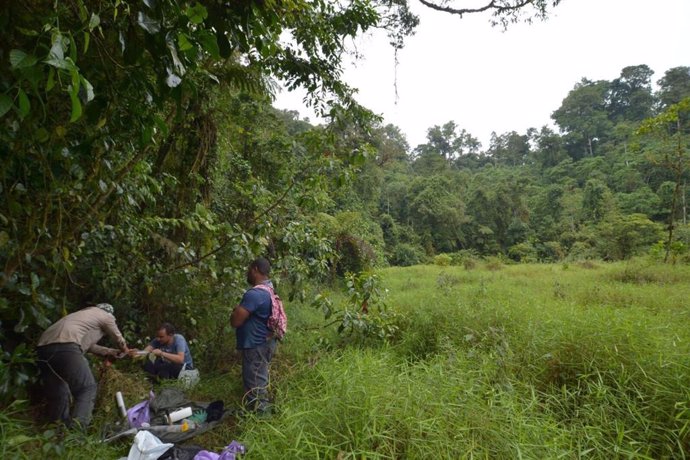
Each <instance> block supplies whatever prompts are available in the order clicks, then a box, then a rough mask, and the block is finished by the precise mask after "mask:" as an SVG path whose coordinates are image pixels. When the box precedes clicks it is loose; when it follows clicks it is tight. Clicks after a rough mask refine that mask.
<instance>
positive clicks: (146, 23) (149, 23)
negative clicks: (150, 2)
mask: <svg viewBox="0 0 690 460" xmlns="http://www.w3.org/2000/svg"><path fill="white" fill-rule="evenodd" d="M137 24H139V27H141V28H142V29H144V30H145V31H146V32H148V33H150V34H151V35H153V34H157V33H158V32H160V31H161V23H160V22H159V21H157V20H155V19H151V18H150V17H148V16H147V15H146V14H145V13H144V12H142V11H139V14H137Z"/></svg>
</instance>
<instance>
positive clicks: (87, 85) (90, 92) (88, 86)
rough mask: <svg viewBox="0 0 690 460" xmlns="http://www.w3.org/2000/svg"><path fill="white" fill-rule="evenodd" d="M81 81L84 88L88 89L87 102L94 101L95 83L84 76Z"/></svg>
mask: <svg viewBox="0 0 690 460" xmlns="http://www.w3.org/2000/svg"><path fill="white" fill-rule="evenodd" d="M81 82H82V84H83V85H84V90H85V91H86V102H91V101H93V98H94V94H93V85H91V83H90V82H89V80H87V79H86V78H84V77H81Z"/></svg>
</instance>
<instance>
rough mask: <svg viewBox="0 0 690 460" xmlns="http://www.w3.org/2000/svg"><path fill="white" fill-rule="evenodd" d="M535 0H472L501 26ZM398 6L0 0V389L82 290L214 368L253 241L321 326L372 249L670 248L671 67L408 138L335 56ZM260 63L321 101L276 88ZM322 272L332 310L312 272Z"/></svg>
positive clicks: (681, 235) (675, 100) (537, 11)
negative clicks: (484, 137)
mask: <svg viewBox="0 0 690 460" xmlns="http://www.w3.org/2000/svg"><path fill="white" fill-rule="evenodd" d="M423 3H425V4H426V3H427V2H423ZM557 4H558V2H557V1H556V2H546V1H536V2H508V1H505V2H501V1H494V2H490V4H489V6H490V8H488V11H489V13H490V14H492V16H491V21H492V22H494V23H495V24H496V25H499V26H509V24H510V23H512V22H515V21H519V20H523V19H525V18H527V19H528V20H532V19H539V18H544V17H546V16H547V15H548V12H549V11H548V8H551V7H552V6H557ZM430 5H431V6H430V7H432V8H433V7H436V9H439V8H441V6H439V5H436V4H433V3H430ZM547 7H548V8H547ZM443 8H445V9H446V12H447V13H450V14H458V15H460V16H462V15H463V14H469V13H473V12H475V11H473V10H462V9H457V10H453V9H452V8H450V7H447V6H444V7H443ZM485 10H486V9H481V8H478V9H477V12H479V13H481V12H484V11H485ZM418 20H419V19H418V18H417V17H416V16H415V15H413V14H412V13H411V12H410V9H409V5H408V4H407V2H406V1H404V0H397V1H373V2H371V1H360V0H355V1H352V2H348V3H346V4H344V3H340V2H326V1H319V2H306V1H300V0H296V1H286V2H283V1H257V2H254V1H239V2H229V3H224V2H217V1H203V2H179V1H173V0H158V1H153V0H144V1H142V2H127V1H123V0H110V1H105V2H101V1H98V2H96V1H91V0H69V1H65V2H57V3H53V2H46V1H29V2H10V3H8V4H6V5H5V6H4V7H3V8H2V11H0V38H1V41H0V42H1V43H2V45H0V69H1V72H0V123H1V125H2V129H0V155H1V157H2V170H1V171H0V194H1V195H2V199H1V200H0V264H1V266H2V272H1V274H0V344H1V352H2V356H1V358H2V367H1V368H0V394H1V395H2V399H3V401H4V402H3V404H7V403H8V402H10V401H13V400H15V399H17V398H22V399H24V398H27V397H29V396H30V395H29V394H28V393H30V389H31V388H32V386H33V384H34V383H35V381H36V376H37V373H36V369H35V365H34V356H33V347H34V345H35V343H36V341H37V339H38V336H39V335H40V332H41V331H42V330H43V329H45V327H47V326H48V325H49V324H50V323H52V322H53V321H55V320H56V319H58V318H60V317H61V316H63V315H65V314H66V313H68V312H70V311H74V310H76V309H78V308H80V307H83V306H85V305H89V304H90V303H94V302H101V301H107V302H110V303H112V304H113V305H115V306H116V307H117V311H116V316H117V318H118V323H119V324H120V325H121V329H122V331H123V333H124V334H125V336H127V337H129V338H130V339H129V340H132V341H134V340H135V339H136V338H139V337H144V336H146V334H149V333H150V330H151V328H152V327H154V326H155V325H156V324H159V323H160V322H161V321H163V320H168V321H172V322H173V323H176V324H180V325H184V330H185V332H186V335H187V336H188V337H189V338H191V339H192V340H193V341H194V347H195V353H196V354H197V355H198V356H199V362H200V363H202V367H203V366H206V367H207V369H213V368H217V367H218V366H220V365H221V364H220V363H222V361H223V356H224V355H225V354H226V353H227V351H228V350H231V349H232V347H233V343H232V340H230V339H228V335H229V334H231V333H230V332H229V331H230V327H229V324H227V322H228V320H227V318H228V314H229V312H230V310H231V308H232V307H233V306H234V305H235V304H236V303H237V301H238V299H239V297H240V295H241V293H242V292H243V290H244V289H245V276H244V272H245V269H246V265H247V263H248V262H249V261H250V260H251V259H252V258H254V257H256V256H258V255H264V256H266V257H268V258H269V259H270V260H271V261H272V263H273V267H274V278H275V281H276V283H277V286H278V288H279V290H280V291H281V293H282V295H283V297H284V298H285V300H286V302H287V303H291V302H294V303H295V304H297V303H299V304H302V305H306V306H308V305H310V303H311V302H313V303H312V304H311V305H313V306H316V307H317V308H319V311H322V312H323V313H324V316H325V317H326V321H329V322H330V321H331V320H332V319H333V318H334V317H335V318H337V320H338V321H340V323H339V325H340V326H341V330H352V328H353V327H356V324H358V323H356V322H355V320H357V321H360V320H361V316H362V313H363V312H362V311H361V310H362V309H361V308H360V307H362V306H363V305H364V306H365V307H366V303H367V301H368V300H369V299H370V298H371V297H372V296H373V295H374V294H373V292H374V291H376V290H377V289H379V285H378V284H377V282H376V281H375V280H376V277H375V276H372V275H368V274H367V273H369V272H368V271H369V270H371V269H380V268H383V267H389V266H412V265H417V264H424V263H435V264H436V265H439V266H450V265H457V266H460V267H463V266H464V267H465V268H471V267H473V266H474V264H476V263H477V261H480V260H489V261H495V262H496V263H497V264H506V263H511V262H514V263H523V264H526V263H537V262H543V263H554V262H560V263H573V262H578V261H591V260H598V261H621V260H627V259H630V258H633V257H635V256H640V255H645V256H648V257H651V258H653V259H656V260H657V261H659V262H665V263H667V264H687V263H688V262H690V226H688V222H687V219H688V215H687V214H688V202H689V201H690V190H688V187H687V181H688V178H689V177H690V151H689V149H690V67H676V68H671V69H651V68H649V67H648V66H647V65H644V64H638V63H631V65H630V66H628V67H625V68H623V69H621V71H620V76H619V77H617V78H615V79H613V80H611V81H607V80H597V81H592V80H589V79H587V78H583V79H582V80H581V81H579V82H572V83H573V88H572V90H571V91H570V92H569V93H568V94H564V95H563V101H562V104H561V105H560V107H554V108H553V113H552V120H553V123H554V126H555V128H550V127H548V126H543V127H534V128H531V129H529V130H527V131H526V132H524V133H518V132H514V131H513V132H506V133H500V134H499V133H494V134H493V135H492V138H491V140H490V142H489V145H488V146H483V145H481V144H480V143H479V141H478V140H477V139H476V138H475V137H474V136H473V135H472V133H469V132H467V131H466V130H465V129H463V128H462V126H458V125H457V124H456V123H455V122H454V121H452V120H450V121H448V122H447V123H445V124H443V125H442V126H431V127H429V128H428V131H427V138H426V142H425V143H423V144H420V145H417V146H411V145H409V144H408V142H407V140H406V137H405V133H403V132H401V130H400V129H399V128H397V127H396V126H393V125H390V124H387V123H386V122H385V120H383V119H381V118H380V117H378V116H376V115H375V114H373V113H371V112H370V111H369V110H368V109H367V108H366V107H362V106H361V105H359V104H358V103H357V101H356V99H355V97H354V93H353V88H350V87H349V86H348V85H347V83H346V82H344V81H343V80H342V78H341V76H342V59H343V55H344V53H346V52H347V46H346V41H347V39H348V38H351V37H355V36H357V35H359V34H361V33H364V32H366V31H367V30H372V29H374V28H383V29H385V30H387V31H388V33H389V39H390V41H391V45H392V46H394V47H397V48H400V47H402V46H404V40H405V38H406V37H407V36H409V35H410V34H412V33H413V32H414V28H415V26H416V25H417V23H418ZM286 37H287V38H286ZM655 76H656V77H655ZM278 82H281V83H282V84H284V85H285V86H286V87H287V88H288V89H294V88H298V87H301V88H305V89H306V90H307V94H308V96H307V102H308V103H309V104H310V105H311V106H312V107H314V108H315V109H316V110H317V112H318V113H319V115H321V116H323V117H324V118H325V119H327V120H328V121H327V122H326V123H324V124H319V125H315V124H312V123H310V122H309V120H307V119H302V118H300V115H299V113H297V112H296V111H285V110H277V109H275V108H274V107H273V106H272V99H273V96H274V94H275V92H276V91H277V85H278ZM343 280H345V281H346V282H345V283H344V286H345V287H344V291H345V293H346V294H345V295H346V296H348V295H349V297H348V299H349V301H348V302H349V303H348V302H345V303H346V304H347V305H350V306H354V308H353V310H347V308H346V307H340V310H338V307H337V306H334V304H333V303H331V302H330V300H329V299H327V298H325V297H324V296H323V295H322V294H320V293H318V292H319V290H318V289H317V286H319V285H323V286H331V287H332V286H338V285H340V284H341V282H342V281H343ZM364 313H366V308H364ZM333 315H335V316H333ZM376 321H380V318H379V319H377V320H376ZM384 323H385V322H384ZM377 324H378V323H377ZM369 326H371V324H370V325H369ZM376 330H377V331H378V332H381V330H379V329H376ZM378 332H377V333H378ZM382 334H383V335H384V336H385V335H386V334H385V333H382Z"/></svg>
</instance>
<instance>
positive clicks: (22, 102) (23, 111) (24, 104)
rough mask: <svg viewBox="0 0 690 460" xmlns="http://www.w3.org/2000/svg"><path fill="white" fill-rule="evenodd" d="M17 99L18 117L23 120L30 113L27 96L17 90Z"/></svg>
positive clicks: (21, 90)
mask: <svg viewBox="0 0 690 460" xmlns="http://www.w3.org/2000/svg"><path fill="white" fill-rule="evenodd" d="M17 96H18V97H19V116H20V117H22V118H24V117H26V116H27V115H28V114H29V112H31V103H30V102H29V96H27V95H26V93H25V92H24V90H23V89H21V88H20V89H19V93H18V94H17Z"/></svg>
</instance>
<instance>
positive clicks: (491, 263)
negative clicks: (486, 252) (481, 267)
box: [485, 257, 504, 271]
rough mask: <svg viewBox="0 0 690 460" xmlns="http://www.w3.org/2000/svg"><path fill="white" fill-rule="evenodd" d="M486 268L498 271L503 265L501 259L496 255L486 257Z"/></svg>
mask: <svg viewBox="0 0 690 460" xmlns="http://www.w3.org/2000/svg"><path fill="white" fill-rule="evenodd" d="M485 266H486V269H487V270H491V271H498V270H501V269H502V268H503V267H504V264H503V261H502V260H501V259H500V258H498V257H488V258H487V259H486V264H485Z"/></svg>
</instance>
